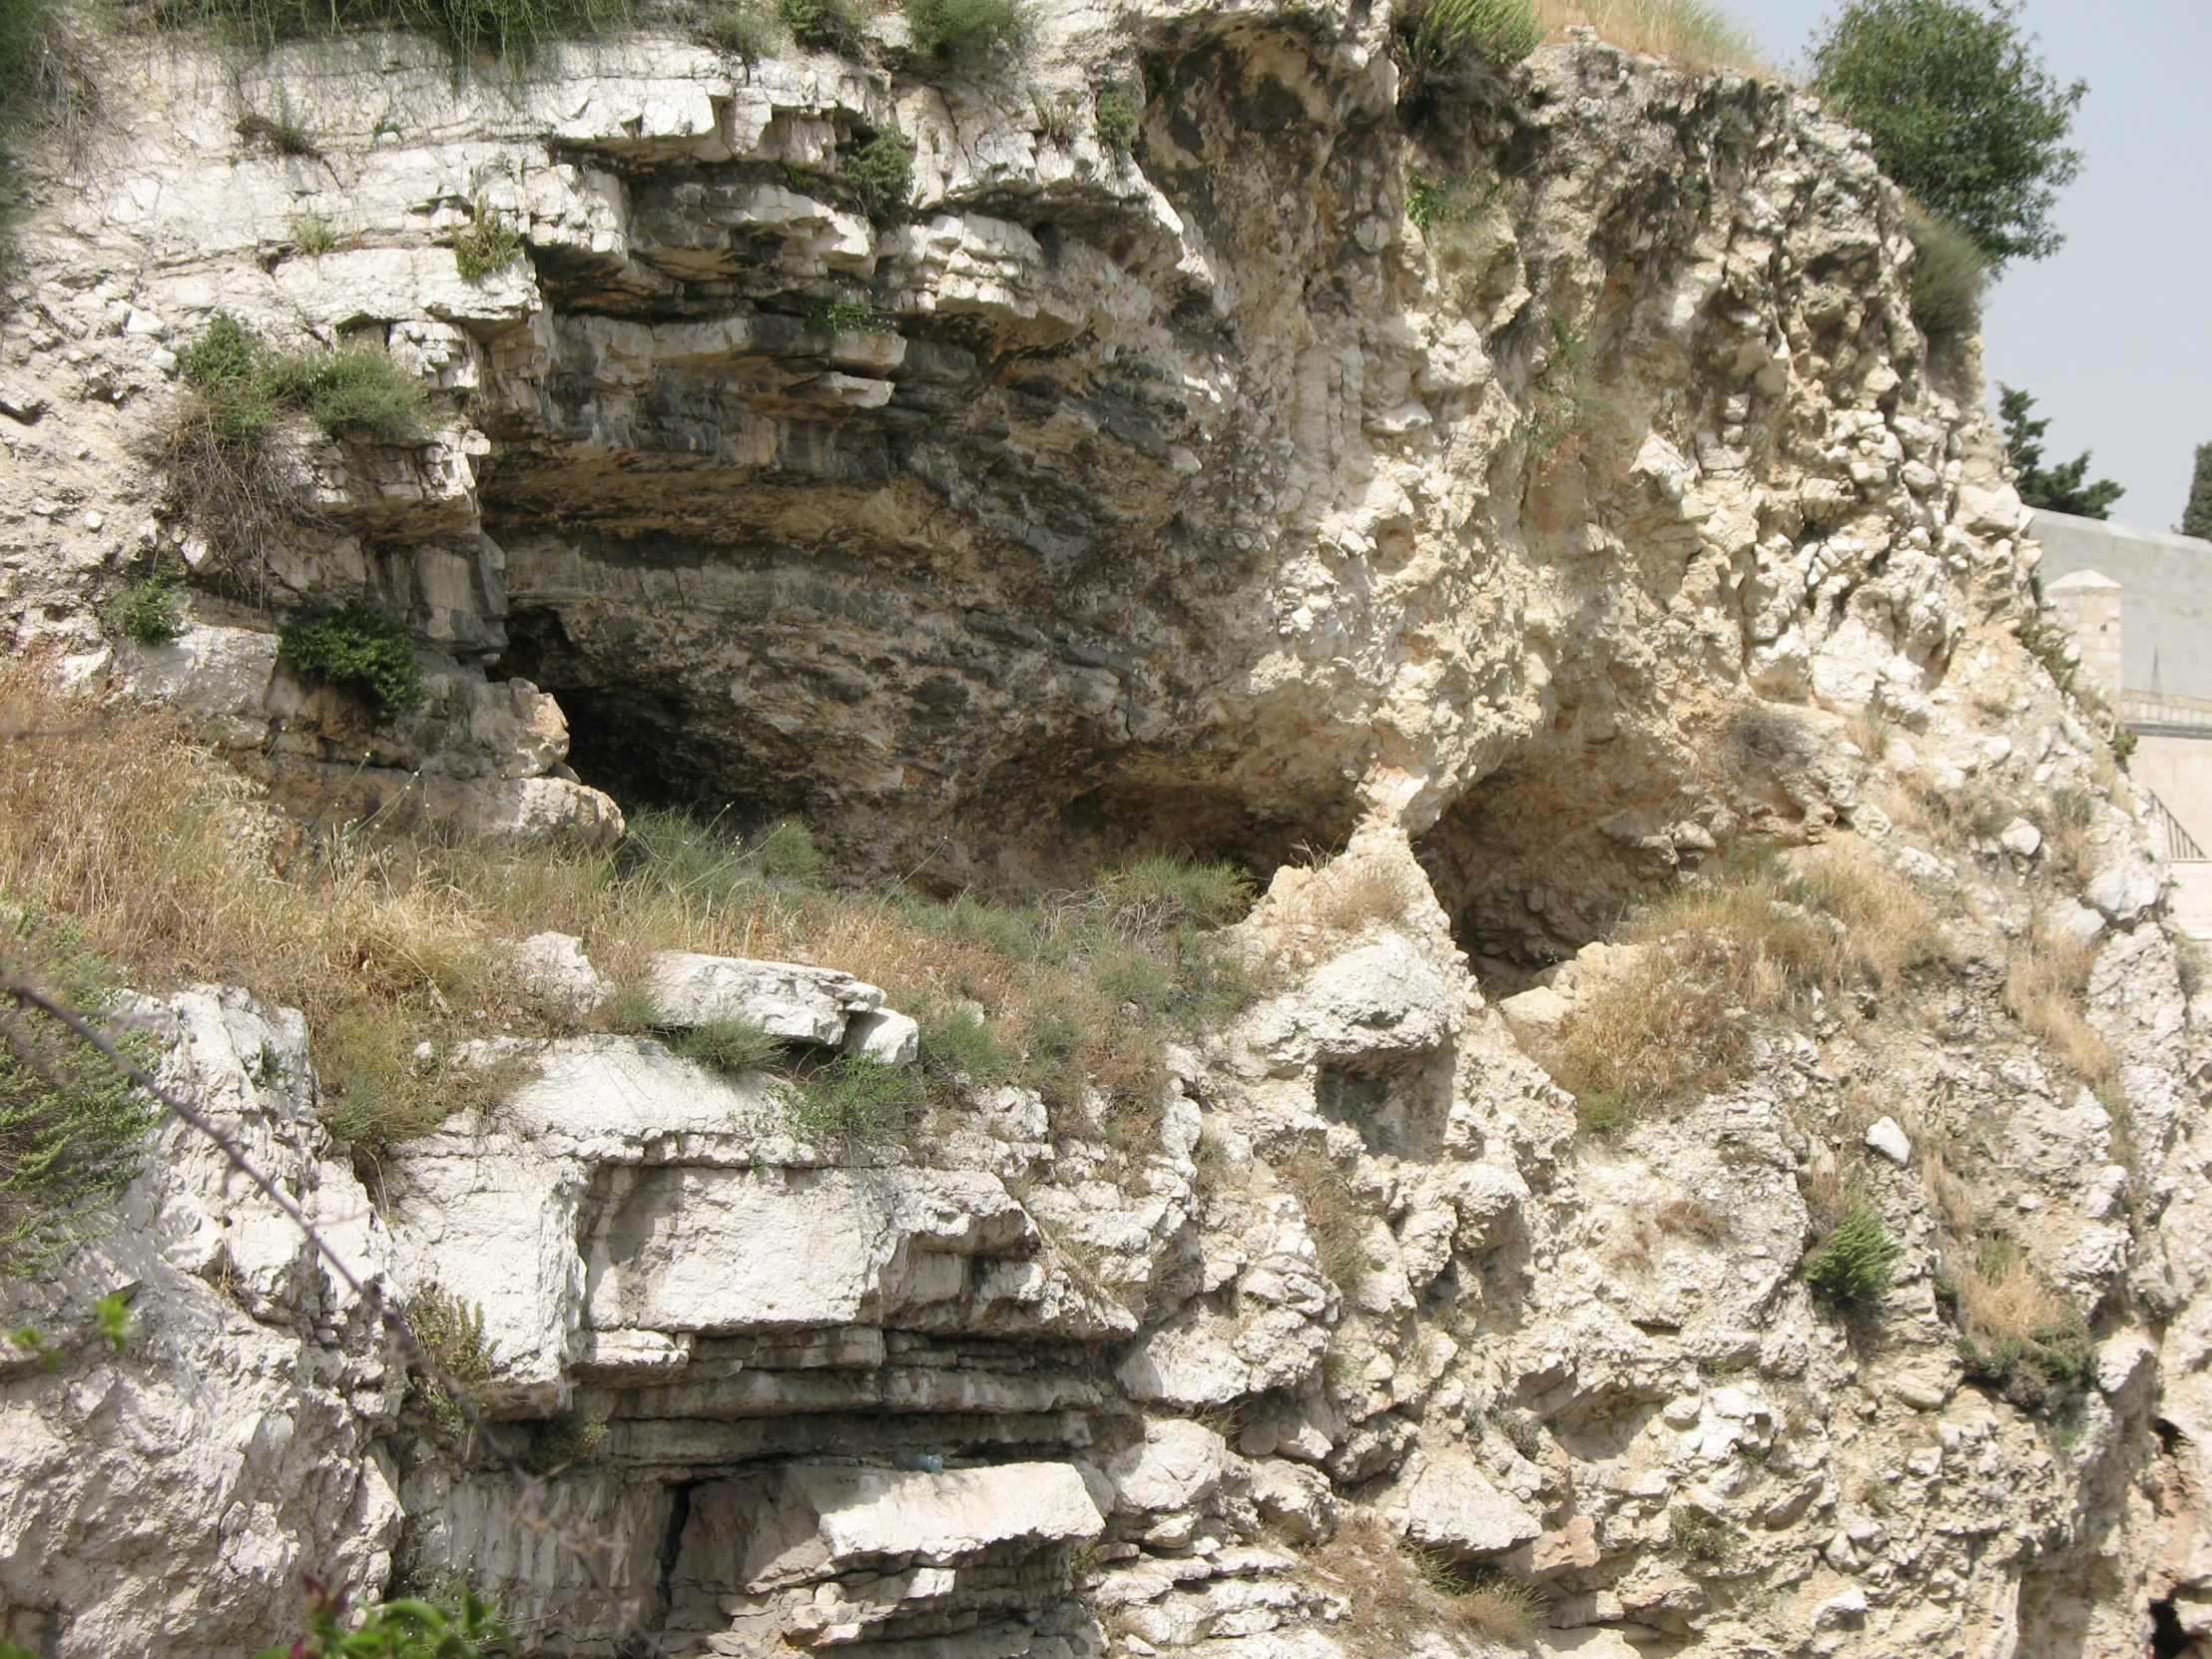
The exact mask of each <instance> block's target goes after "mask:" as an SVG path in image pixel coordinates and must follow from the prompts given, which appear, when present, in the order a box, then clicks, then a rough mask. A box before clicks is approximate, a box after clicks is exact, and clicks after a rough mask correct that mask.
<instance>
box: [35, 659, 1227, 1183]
mask: <svg viewBox="0 0 2212 1659" xmlns="http://www.w3.org/2000/svg"><path fill="white" fill-rule="evenodd" d="M5 732H18V733H37V734H44V735H41V736H36V737H23V738H18V739H16V740H14V741H7V740H6V739H4V738H0V899H4V900H5V901H7V902H9V903H11V904H16V905H26V904H27V905H34V906H36V907H37V908H38V909H39V911H40V913H42V914H44V915H47V916H51V917H53V918H55V919H56V920H65V921H67V922H68V923H69V924H70V925H71V926H73V927H74V928H76V929H77V930H78V933H79V934H80V935H81V937H82V938H83V940H84V942H85V944H86V945H87V946H88V947H90V948H92V949H95V950H97V951H99V952H100V953H101V954H103V955H104V956H105V957H107V959H108V960H110V961H111V962H113V963H114V964H115V965H116V967H117V968H118V970H120V971H121V972H122V973H124V974H125V975H126V976H127V977H128V978H129V979H130V980H131V981H132V982H133V983H135V984H137V985H139V986H141V987H144V988H146V989H150V990H159V989H161V988H163V987H165V986H170V985H177V984H186V983H191V982H194V981H202V980H220V981H232V982H237V983H243V984H247V985H251V986H252V987H253V988H254V989H255V991H256V992H257V993H258V994H260V995H262V996H264V997H266V998H268V999H270V1000H272V1001H275V1002H280V1003H287V1004H290V1005H292V1006H295V1007H298V1008H300V1009H302V1010H303V1011H304V1012H305V1013H306V1015H307V1019H308V1024H309V1028H310V1030H311V1031H312V1032H313V1033H314V1041H315V1057H316V1061H317V1065H318V1069H319V1070H320V1071H321V1073H322V1075H323V1077H324V1079H325V1080H326V1082H328V1083H329V1084H330V1091H329V1099H328V1101H327V1104H326V1112H327V1114H328V1116H329V1117H330V1119H331V1121H332V1123H333V1124H334V1125H335V1126H337V1127H339V1128H340V1129H341V1131H342V1132H343V1133H345V1134H347V1135H349V1136H353V1137H356V1138H358V1139H361V1140H364V1141H367V1142H370V1143H373V1142H375V1141H378V1140H388V1139H395V1138H399V1137H402V1136H404V1135H406V1134H409V1133H414V1132H417V1131H419V1130H421V1129H423V1128H426V1127H429V1126H431V1125H434V1124H435V1123H437V1122H438V1121H440V1120H441V1119H442V1118H443V1117H444V1116H445V1115H446V1114H448V1113H449V1112H451V1111H453V1110H456V1109H458V1108H461V1107H464V1106H469V1105H476V1104H482V1103H484V1102H486V1101H488V1100H489V1099H492V1098H496V1097H497V1096H498V1095H499V1094H501V1093H503V1092H505V1091H506V1090H507V1089H510V1088H511V1087H512V1086H513V1083H514V1081H515V1070H514V1067H513V1066H512V1065H508V1066H505V1067H499V1066H492V1067H480V1066H471V1065H464V1064H460V1063H458V1062H457V1060H456V1051H457V1049H458V1048H459V1046H460V1045H461V1044H462V1043H463V1042H465V1041H467V1040H469V1039H473V1038H477V1037H482V1036H487V1035H495V1034H498V1033H499V1032H500V1031H501V1030H503V1029H511V1030H512V1031H514V1032H515V1033H516V1034H519V1035H531V1034H557V1033H558V1032H559V1031H561V1030H562V1029H564V1027H563V1026H562V1024H561V1023H560V1022H559V1021H557V1020H556V1019H553V1018H551V1017H549V1016H548V1015H547V1014H546V1013H545V1012H544V1010H542V1009H540V1008H538V1007H537V1006H536V1005H534V1004H533V1003H532V1002H531V1001H530V999H529V998H527V997H526V996H524V995H523V994H522V993H521V991H520V989H519V987H517V986H516V984H515V983H514V981H513V978H512V975H511V973H510V972H509V970H508V966H507V962H508V956H507V948H508V947H507V944H506V942H505V941H509V940H514V939H520V938H524V937H527V936H528V935H530V934H532V933H537V932H543V931H548V930H556V931H561V932H567V933H574V934H577V935H579V936H580V937H581V938H582V939H583V941H584V946H585V948H586V950H587V951H589V952H590V954H591V956H592V959H593V961H594V962H595V963H596V964H597V965H598V967H599V968H600V970H601V971H602V972H604V973H606V974H608V975H609V976H610V977H611V978H612V979H614V980H615V982H616V983H617V985H619V986H625V987H633V988H634V987H636V986H637V985H639V984H640V983H641V982H642V981H643V979H644V976H645V971H646V962H647V959H648V958H649V957H650V956H651V955H652V954H653V953H654V952H656V951H661V950H675V949H683V950H699V951H707V952H711V953H715V954H726V955H736V956H760V957H781V958H792V957H797V958H799V959H801V960H812V961H817V962H822V963H825V964H829V965H832V966H838V967H845V968H849V969H850V970H852V971H854V972H856V973H858V974H860V975H861V976H863V977H865V978H867V979H869V980H870V981H872V982H874V983H876V984H880V985H882V986H883V987H884V988H885V989H886V990H888V991H889V992H890V993H891V996H892V998H893V1000H894V1001H895V1002H896V1003H897V1004H898V1005H900V1006H901V1007H903V1008H905V1009H907V1010H908V1011H910V1012H912V1013H913V1014H914V1015H915V1016H916V1017H917V1018H919V1019H920V1020H921V1021H922V1023H923V1051H924V1066H925V1070H926V1071H927V1072H928V1073H929V1075H930V1076H931V1077H932V1078H933V1079H935V1080H940V1081H947V1082H951V1081H954V1080H956V1079H968V1080H972V1081H974V1082H977V1083H1000V1082H1015V1081H1018V1082H1023V1083H1026V1084H1028V1085H1030V1086H1032V1087H1036V1088H1038V1089H1039V1090H1040V1091H1041V1092H1043V1093H1044V1094H1045V1095H1046V1096H1047V1098H1048V1100H1051V1101H1053V1102H1054V1103H1055V1105H1056V1106H1057V1105H1060V1104H1062V1103H1068V1102H1073V1101H1075V1100H1076V1099H1078V1098H1080V1097H1081V1096H1082V1095H1084V1094H1085V1093H1086V1092H1087V1091H1095V1092H1096V1094H1097V1095H1098V1096H1099V1097H1102V1098H1103V1100H1104V1102H1105V1111H1104V1114H1103V1116H1104V1120H1105V1125H1106V1129H1107V1132H1108V1134H1109V1137H1110V1138H1113V1137H1116V1136H1118V1137H1120V1138H1121V1139H1122V1140H1124V1141H1126V1142H1128V1143H1129V1144H1130V1145H1131V1146H1132V1147H1134V1146H1136V1145H1137V1144H1138V1143H1140V1142H1141V1141H1142V1140H1143V1139H1144V1137H1145V1135H1146V1134H1148V1133H1150V1132H1151V1129H1150V1126H1151V1123H1152V1119H1153V1118H1155V1117H1156V1116H1157V1099H1156V1097H1157V1095H1158V1092H1159V1085H1160V1081H1161V1078H1162V1075H1163V1073H1162V1071H1161V1054H1160V1049H1161V1042H1162V1038H1163V1035H1164V1034H1165V1033H1167V1032H1169V1031H1172V1030H1175V1029H1178V1028H1180V1027H1183V1026H1186V1025H1192V1024H1211V1023H1218V1022H1219V1021H1220V1020H1221V1019H1223V1018H1225V1017H1227V1016H1228V1015H1229V1014H1231V1013H1233V1012H1234V1011H1235V1010H1236V1009H1237V1008H1238V1007H1241V1006H1242V1005H1243V1002H1244V1000H1245V999H1246V998H1247V997H1248V996H1249V994H1250V992H1249V984H1248V982H1247V981H1246V980H1245V979H1243V978H1242V977H1240V975H1239V974H1238V973H1237V972H1236V970H1235V969H1234V967H1233V966H1232V965H1231V964H1229V963H1227V962H1226V961H1224V960H1223V959H1222V953H1220V952H1218V951H1216V950H1215V949H1213V947H1212V946H1211V944H1210V943H1209V939H1210V934H1211V929H1212V928H1214V927H1215V926H1218V925H1219V924H1220V923H1221V922H1222V921H1224V920H1226V919H1229V918H1231V917H1232V916H1234V915H1235V914H1237V913H1241V910H1242V907H1243V905H1244V904H1245V902H1246V901H1247V889H1246V887H1245V886H1244V884H1243V883H1242V881H1241V880H1240V879H1239V878H1237V877H1236V875H1235V873H1234V872H1233V871H1227V870H1224V869H1222V868H1220V867H1218V866H1207V865H1189V864H1184V863H1180V862H1178V861H1175V860H1163V859H1140V860H1135V861H1133V862H1131V863H1129V864H1126V865H1123V866H1121V867H1120V868H1118V869H1117V870H1115V871H1113V872H1110V873H1109V874H1108V875H1107V876H1106V877H1105V878H1103V879H1102V880H1101V881H1100V883H1099V884H1098V885H1097V886H1095V887H1092V888H1089V889H1086V890H1084V891H1083V892H1080V893H1073V894H1065V895H1062V897H1061V899H1060V901H1059V902H1058V903H1057V904H1055V905H1053V906H1051V907H1049V908H1045V909H1023V910H1017V909H1012V908H1009V907H1005V906H998V905H991V904H986V903H983V902H980V901H977V900H975V899H972V898H961V899H958V900H955V901H953V902H951V903H948V904H927V903H922V902H919V901H913V900H901V899H895V898H888V897H874V896H869V895H864V894H861V895H851V894H838V893H831V892H829V891H825V890H824V889H822V888H820V887H818V886H816V885H814V884H813V882H812V879H811V877H812V874H813V871H814V868H815V867H816V865H817V864H819V859H814V858H812V847H811V843H808V842H807V840H806V837H805V834H804V832H803V831H801V830H798V829H797V827H779V828H778V829H776V830H771V831H769V832H768V833H767V834H766V835H764V836H761V837H758V838H757V839H756V840H755V841H754V842H753V843H752V844H750V845H747V844H745V843H742V842H740V841H739V840H737V839H736V838H735V837H733V836H730V835H728V834H724V833H720V832H717V831H716V830H714V829H713V828H712V827H701V826H699V825H697V824H694V823H692V822H691V821H689V820H687V819H682V818H679V817H675V816H672V815H667V814H655V813H640V814H638V815H636V816H635V819H634V821H633V833H632V835H631V838H630V840H629V841H628V842H626V843H625V845H624V846H623V848H622V849H621V851H620V853H619V855H618V854H617V853H614V852H609V851H603V850H593V849H588V848H583V847H579V846H576V845H573V844H569V843H565V842H561V841H544V842H537V843H533V844H530V845H526V846H517V845H514V844H512V843H493V842H476V841H453V840H451V839H439V838H437V837H434V836H404V837H403V836H382V837H379V836H376V835H372V834H369V833H364V832H360V831H353V832H348V833H346V834H343V835H340V836H337V837H336V838H334V839H333V840H331V841H329V842H327V843H320V844H313V845H307V846H298V845H296V844H294V843H295V842H296V840H297V835H296V831H295V830H292V829H291V828H290V827H289V826H288V825H286V824H285V822H284V821H282V820H281V819H280V818H278V816H277V815H276V814H275V813H274V812H272V811H270V810H269V809H268V808H266V807H265V806H264V805H263V804H262V803H261V802H260V800H259V799H258V798H257V792H256V790H255V789H254V787H253V786H252V785H250V784H248V783H247V782H246V781H245V780H244V779H242V778H241V777H239V775H238V774H237V773H235V772H234V771H232V770H231V768H229V767H228V766H227V765H225V764H224V763H223V762H222V761H221V760H220V759H219V758H218V757H216V756H215V755H214V754H212V753H210V752H209V751H207V750H205V749H203V748H201V747H199V746H197V745H196V744H194V743H193V742H192V741H191V740H190V739H189V737H188V736H187V735H186V734H185V733H184V731H183V730H182V729H181V728H179V727H178V726H177V725H176V723H175V722H174V721H173V720H171V719H170V718H169V717H167V716H165V715H162V714H158V713H151V712H146V711H142V710H135V709H131V708H126V707H121V706H103V705H102V704H100V703H99V702H98V701H97V700H96V699H94V698H92V697H90V696H85V695H66V694H62V693H59V692H57V691H55V690H54V689H53V688H52V686H51V684H50V683H49V682H48V680H47V678H46V677H45V675H44V674H43V673H42V672H41V668H40V665H38V664H36V663H32V662H27V661H25V660H22V659H18V660H16V661H15V662H13V663H10V664H8V665H6V666H5V667H4V668H0V733H5ZM632 1006H634V998H633V999H628V1000H627V1001H626V1002H625V1003H622V1004H618V1010H619V1009H621V1008H625V1007H632ZM976 1008H980V1010H981V1014H980V1018H977V1017H975V1013H974V1010H975V1009H976ZM624 1017H625V1016H624V1015H623V1014H622V1013H621V1012H619V1011H617V1010H611V1011H610V1013H609V1015H608V1016H606V1017H605V1018H603V1019H601V1020H600V1021H598V1022H597V1023H599V1024H601V1025H603V1026H604V1025H609V1024H620V1023H621V1022H622V1020H623V1018H624ZM425 1043H427V1044H428V1045H429V1048H428V1051H427V1054H428V1057H427V1058H423V1059H418V1058H416V1051H417V1049H418V1048H419V1047H420V1045H422V1044H425Z"/></svg>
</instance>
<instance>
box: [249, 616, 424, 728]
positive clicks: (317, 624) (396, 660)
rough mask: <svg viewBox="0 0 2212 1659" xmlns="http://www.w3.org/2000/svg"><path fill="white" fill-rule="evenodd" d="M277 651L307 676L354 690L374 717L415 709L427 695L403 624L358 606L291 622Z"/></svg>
mask: <svg viewBox="0 0 2212 1659" xmlns="http://www.w3.org/2000/svg"><path fill="white" fill-rule="evenodd" d="M277 655H278V656H280V657H281V658H283V660H284V661H285V662H287V663H290V664H291V665H292V667H294V668H296V669H298V670H299V672H300V673H302V674H304V675H306V676H308V677H309V678H310V679H315V680H320V681H324V682H325V683H327V684H329V685H333V686H346V687H350V688H351V689H353V690H354V691H357V692H359V693H360V694H361V695H362V696H364V697H366V698H367V699H368V700H369V701H370V702H371V703H372V704H373V705H374V707H375V710H376V718H377V719H378V720H392V719H395V718H396V717H398V716H400V715H403V714H406V713H408V712H409V711H410V710H413V709H418V708H420V707H421V706H422V705H423V703H424V702H425V701H426V700H427V699H428V697H429V695H430V694H429V691H428V690H427V688H425V687H424V685H423V683H422V670H421V669H419V668H417V667H416V666H415V660H414V641H413V637H412V636H411V635H410V634H409V633H408V631H407V626H406V624H404V623H403V622H401V621H399V619H398V618H396V617H391V616H386V615H385V614H384V613H383V612H382V611H373V610H370V609H368V608H367V607H366V606H363V605H348V606H347V607H346V608H345V609H344V610H342V611H333V612H331V613H330V614H329V615H327V616H319V617H315V618H313V619H312V620H309V621H305V622H294V623H292V624H291V625H290V626H289V627H287V628H286V629H285V630H284V633H283V639H282V642H281V644H279V645H278V647H277Z"/></svg>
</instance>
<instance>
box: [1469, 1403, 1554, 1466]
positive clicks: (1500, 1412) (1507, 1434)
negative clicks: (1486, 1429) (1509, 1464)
mask: <svg viewBox="0 0 2212 1659" xmlns="http://www.w3.org/2000/svg"><path fill="white" fill-rule="evenodd" d="M1484 1420H1485V1421H1487V1422H1488V1424H1489V1425H1490V1427H1492V1428H1494V1429H1496V1430H1497V1432H1498V1435H1499V1436H1500V1437H1501V1438H1502V1439H1503V1440H1504V1441H1505V1443H1506V1444H1507V1445H1509V1446H1511V1447H1512V1448H1513V1449H1514V1450H1515V1451H1517V1452H1519V1453H1520V1454H1521V1456H1523V1457H1524V1458H1526V1459H1527V1460H1528V1461H1529V1462H1531V1463H1533V1462H1535V1461H1536V1460H1537V1459H1538V1458H1540V1457H1541V1456H1542V1455H1543V1452H1544V1425H1543V1423H1542V1422H1541V1421H1540V1420H1539V1419H1538V1418H1537V1416H1536V1414H1535V1413H1534V1412H1533V1411H1523V1410H1521V1409H1520V1408H1519V1407H1518V1406H1515V1405H1493V1406H1491V1407H1490V1408H1489V1410H1488V1411H1487V1412H1485V1413H1484Z"/></svg>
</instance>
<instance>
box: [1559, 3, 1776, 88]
mask: <svg viewBox="0 0 2212 1659" xmlns="http://www.w3.org/2000/svg"><path fill="white" fill-rule="evenodd" d="M1536 15H1537V17H1538V18H1539V19H1541V20H1542V22H1543V25H1544V27H1545V28H1546V29H1548V30H1550V31H1552V33H1553V35H1554V36H1555V37H1556V36H1557V34H1558V33H1559V31H1561V30H1564V29H1566V28H1567V27H1569V26H1570V25H1573V24H1577V23H1586V24H1588V25H1590V26H1591V27H1592V28H1594V29H1596V30H1597V32H1598V38H1599V39H1600V40H1603V41H1605V42H1607V43H1608V44H1610V45H1613V46H1619V47H1624V48H1626V49H1627V50H1628V51H1631V52H1649V53H1652V54H1653V55H1655V56H1658V57H1666V58H1673V59H1674V60H1675V61H1676V62H1678V63H1680V64H1681V65H1683V67H1685V68H1688V69H1719V68H1726V69H1738V70H1742V71H1743V72H1744V73H1745V74H1747V75H1758V76H1772V75H1773V74H1774V73H1775V70H1774V66H1773V65H1772V64H1770V63H1769V62H1768V61H1767V59H1766V56H1765V54H1763V53H1762V52H1761V51H1760V50H1759V46H1758V43H1757V42H1756V41H1755V40H1753V39H1752V36H1751V33H1750V31H1749V30H1747V29H1745V28H1743V27H1742V26H1741V25H1739V24H1738V23H1736V22H1735V21H1734V20H1733V19H1731V18H1730V17H1729V16H1728V14H1727V13H1726V12H1724V11H1722V10H1721V9H1720V8H1719V7H1718V6H1713V5H1708V4H1706V3H1705V0H1536Z"/></svg>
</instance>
